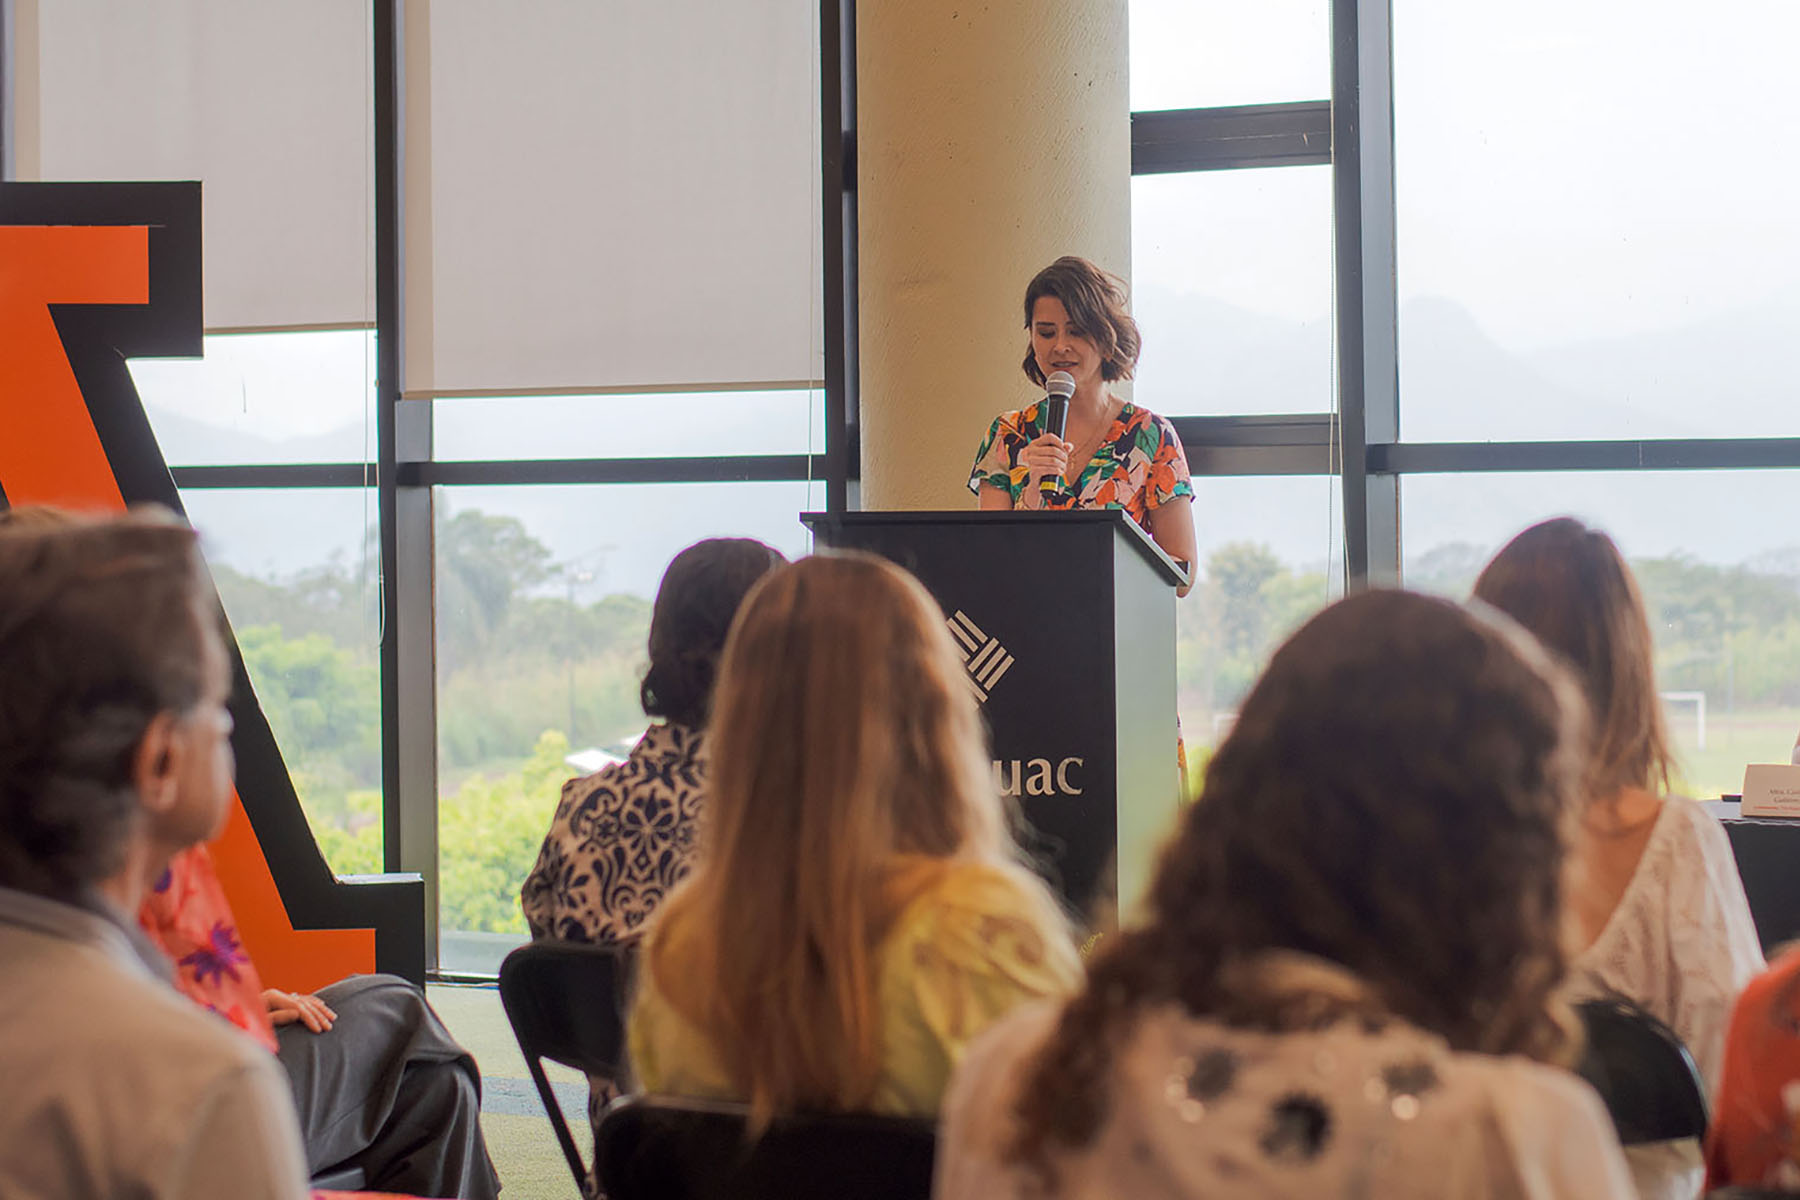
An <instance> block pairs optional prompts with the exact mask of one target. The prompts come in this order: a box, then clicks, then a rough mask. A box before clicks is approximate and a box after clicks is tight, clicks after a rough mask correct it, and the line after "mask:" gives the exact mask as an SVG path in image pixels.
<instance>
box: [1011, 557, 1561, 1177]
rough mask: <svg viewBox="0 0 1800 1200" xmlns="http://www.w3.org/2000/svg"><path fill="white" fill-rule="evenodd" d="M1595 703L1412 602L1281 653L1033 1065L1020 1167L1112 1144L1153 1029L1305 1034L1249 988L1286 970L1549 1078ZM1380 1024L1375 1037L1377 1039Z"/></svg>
mask: <svg viewBox="0 0 1800 1200" xmlns="http://www.w3.org/2000/svg"><path fill="white" fill-rule="evenodd" d="M1582 721H1583V716H1582V703H1581V698H1580V695H1579V693H1578V692H1577V691H1576V689H1575V688H1574V686H1573V684H1572V683H1571V682H1569V681H1568V680H1567V678H1566V677H1565V676H1564V674H1563V672H1562V671H1561V670H1560V668H1558V667H1556V666H1554V665H1553V664H1552V663H1551V662H1550V660H1549V658H1548V656H1546V655H1544V654H1543V653H1542V652H1541V651H1540V650H1539V649H1538V648H1537V647H1536V645H1535V643H1533V642H1531V640H1530V639H1529V638H1528V637H1526V636H1525V635H1524V634H1523V633H1521V632H1519V631H1518V630H1517V629H1516V628H1514V627H1512V625H1511V623H1510V622H1508V621H1507V620H1506V618H1504V617H1502V616H1499V615H1497V614H1491V613H1476V612H1471V611H1470V610H1467V609H1464V608H1462V607H1459V606H1458V605H1456V604H1453V603H1451V602H1449V601H1446V600H1441V599H1434V598H1429V597H1425V596H1420V595H1415V594H1411V593H1407V592H1389V591H1374V592H1367V593H1363V594H1360V595H1357V596H1354V597H1352V598H1350V599H1347V600H1344V601H1343V602H1341V603H1339V604H1337V605H1334V606H1333V607H1331V608H1328V609H1326V610H1325V611H1324V612H1322V613H1320V614H1319V615H1318V616H1316V617H1314V618H1313V619H1312V620H1311V621H1310V622H1308V623H1307V624H1306V625H1305V626H1304V627H1303V628H1302V629H1301V630H1300V631H1299V632H1298V633H1296V634H1295V635H1294V636H1293V637H1292V638H1291V639H1289V640H1288V642H1287V643H1286V645H1284V646H1283V647H1282V648H1281V649H1280V650H1279V651H1277V652H1276V654H1275V656H1274V659H1273V661H1271V662H1270V664H1269V668H1268V670H1267V672H1266V673H1265V674H1264V675H1263V677H1262V679H1261V680H1260V681H1259V682H1258V683H1257V684H1256V686H1255V688H1254V689H1252V691H1251V693H1250V695H1249V697H1248V698H1247V699H1246V700H1245V701H1244V704H1243V708H1242V710H1241V711H1240V712H1239V714H1238V720H1237V723H1236V725H1235V726H1234V727H1233V729H1232V731H1231V733H1230V735H1229V736H1228V737H1227V738H1226V739H1225V742H1224V744H1223V745H1221V746H1220V747H1219V750H1218V752H1217V754H1215V755H1214V757H1213V759H1212V761H1211V763H1210V764H1209V765H1208V767H1207V771H1206V782H1205V788H1204V790H1203V792H1202V794H1201V796H1200V798H1199V799H1198V800H1197V801H1196V802H1195V803H1194V805H1193V806H1192V807H1191V808H1190V809H1188V811H1187V812H1186V813H1185V814H1184V815H1183V818H1182V820H1181V823H1180V826H1179V828H1178V830H1177V832H1176V834H1175V836H1174V839H1173V840H1172V841H1171V842H1170V844H1169V845H1168V846H1167V847H1166V848H1165V850H1164V852H1163V855H1162V859H1161V862H1160V864H1159V866H1158V869H1157V873H1156V877H1155V880H1154V881H1153V883H1152V885H1151V890H1150V894H1149V897H1148V909H1149V919H1148V921H1147V923H1146V924H1144V925H1142V926H1141V927H1139V928H1136V929H1133V930H1130V931H1128V932H1125V933H1122V934H1120V935H1119V936H1117V937H1116V938H1114V939H1113V940H1112V944H1111V946H1110V947H1103V949H1102V950H1101V952H1100V953H1099V954H1098V955H1097V957H1096V959H1095V961H1094V962H1093V964H1092V967H1091V970H1090V971H1089V973H1088V980H1087V984H1086V986H1085V987H1084V988H1083V990H1082V991H1081V992H1080V993H1079V994H1078V995H1077V996H1076V997H1075V998H1074V999H1073V1000H1071V1001H1070V1002H1069V1003H1068V1005H1067V1006H1066V1007H1065V1008H1064V1010H1063V1012H1062V1015H1061V1018H1060V1021H1059V1023H1058V1024H1057V1026H1056V1027H1055V1030H1054V1032H1053V1033H1052V1034H1051V1036H1050V1038H1049V1039H1048V1041H1047V1042H1046V1043H1045V1045H1044V1046H1043V1047H1042V1048H1041V1049H1040V1050H1039V1051H1038V1052H1037V1054H1036V1056H1035V1058H1034V1059H1033V1061H1032V1062H1031V1063H1030V1064H1028V1066H1027V1071H1026V1075H1025V1077H1024V1080H1023V1083H1022V1085H1021V1087H1020V1089H1019V1093H1018V1096H1017V1098H1016V1101H1015V1105H1016V1107H1015V1111H1016V1114H1017V1116H1018V1118H1019V1122H1018V1126H1017V1128H1018V1136H1017V1138H1016V1141H1015V1142H1014V1143H1013V1145H1012V1146H1011V1147H1010V1154H1011V1157H1012V1158H1013V1159H1014V1160H1015V1161H1018V1162H1019V1163H1021V1164H1022V1165H1024V1166H1026V1167H1027V1168H1028V1169H1031V1170H1033V1171H1035V1172H1037V1173H1038V1174H1039V1175H1040V1176H1041V1177H1042V1178H1043V1180H1044V1182H1046V1183H1047V1184H1051V1183H1053V1182H1054V1176H1055V1171H1054V1168H1053V1167H1052V1166H1051V1163H1050V1156H1051V1153H1052V1151H1053V1150H1055V1149H1056V1148H1059V1147H1060V1148H1070V1149H1073V1148H1078V1147H1081V1146H1084V1145H1086V1144H1088V1143H1089V1142H1090V1141H1091V1140H1092V1139H1093V1138H1094V1136H1095V1135H1096V1134H1097V1132H1098V1131H1099V1129H1100V1127H1101V1125H1102V1124H1103V1123H1104V1121H1105V1120H1106V1117H1107V1113H1108V1111H1109V1107H1110V1099H1109V1096H1108V1091H1107V1089H1108V1086H1109V1085H1108V1077H1109V1069H1110V1067H1111V1065H1112V1063H1113V1062H1114V1061H1115V1059H1116V1056H1117V1054H1118V1053H1119V1050H1120V1048H1121V1047H1122V1046H1123V1045H1124V1044H1125V1042H1126V1039H1127V1038H1128V1036H1129V1034H1130V1031H1131V1029H1132V1027H1133V1025H1134V1023H1135V1021H1136V1020H1137V1018H1138V1016H1139V1014H1140V1013H1142V1012H1144V1011H1146V1010H1148V1009H1150V1008H1152V1007H1154V1006H1158V1005H1162V1004H1175V1005H1178V1006H1180V1007H1181V1008H1183V1009H1185V1010H1186V1011H1187V1012H1189V1013H1191V1014H1193V1015H1195V1016H1197V1017H1205V1018H1208V1019H1211V1020H1214V1021H1219V1022H1222V1023H1224V1024H1226V1025H1230V1026H1235V1027H1240V1028H1256V1029H1264V1030H1269V1031H1273V1032H1281V1031H1286V1030H1292V1029H1296V1028H1307V1027H1311V1026H1312V1025H1314V1024H1316V1023H1317V1022H1318V1021H1319V1020H1320V1019H1321V1017H1322V1016H1325V1017H1329V1016H1331V1015H1332V1014H1330V1013H1329V1011H1328V1010H1326V1011H1323V1012H1322V1011H1321V1009H1320V1008H1319V1006H1317V1005H1309V1004H1307V1003H1300V1004H1289V1005H1285V1006H1283V1005H1273V1006H1272V1005H1270V1004H1269V1003H1268V1002H1267V993H1266V992H1259V991H1257V990H1256V989H1253V988H1247V987H1245V986H1244V984H1245V982H1246V981H1247V980H1249V979H1252V978H1253V977H1254V976H1255V970H1254V967H1255V965H1256V964H1257V963H1258V962H1259V960H1261V958H1262V956H1263V955H1265V954H1266V952H1269V951H1278V950H1287V951H1298V952H1300V953H1303V954H1307V955H1312V956H1315V957H1317V958H1320V959H1324V960H1327V961H1329V962H1332V963H1336V964H1338V965H1339V966H1341V967H1344V968H1346V969H1348V970H1349V971H1351V972H1352V973H1354V974H1355V975H1356V976H1357V977H1358V978H1359V979H1360V980H1361V981H1362V982H1363V983H1364V984H1365V985H1366V986H1367V987H1368V988H1369V990H1370V996H1371V1001H1372V1003H1373V1004H1374V1005H1375V1011H1376V1012H1378V1013H1379V1014H1381V1016H1380V1018H1379V1019H1382V1020H1385V1019H1390V1018H1391V1019H1398V1020H1401V1021H1405V1022H1408V1023H1410V1024H1412V1025H1414V1026H1416V1027H1418V1028H1420V1029H1424V1030H1428V1031H1431V1032H1433V1033H1436V1034H1438V1035H1440V1036H1442V1037H1443V1038H1444V1039H1445V1040H1446V1041H1447V1042H1449V1044H1450V1045H1451V1046H1452V1047H1455V1048H1456V1049H1459V1050H1466V1051H1476V1052H1485V1053H1494V1054H1504V1053H1518V1054H1526V1055H1530V1056H1532V1057H1536V1058H1539V1059H1545V1060H1556V1059H1559V1058H1561V1057H1563V1056H1564V1055H1565V1054H1566V1053H1567V1045H1568V1041H1567V1039H1568V1036H1569V1034H1568V1031H1569V1029H1570V1028H1571V1025H1570V1020H1569V1017H1568V1014H1567V1012H1566V1010H1565V1009H1563V1008H1562V1007H1561V1005H1560V1004H1559V1002H1558V1001H1557V1000H1556V999H1555V992H1556V990H1557V987H1558V985H1559V984H1560V983H1561V982H1562V979H1563V975H1564V971H1565V966H1566V958H1565V949H1564V943H1563V940H1562V900H1563V895H1562V893H1563V887H1562V874H1563V862H1564V856H1565V850H1566V843H1567V838H1568V831H1569V828H1570V821H1571V814H1572V811H1573V805H1574V793H1575V789H1576V786H1577V779H1578V772H1579V770H1580V761H1581V754H1582V749H1583V745H1584V734H1583V732H1582V729H1583V725H1582ZM1366 1016H1367V1014H1365V1017H1366Z"/></svg>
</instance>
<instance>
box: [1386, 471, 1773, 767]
mask: <svg viewBox="0 0 1800 1200" xmlns="http://www.w3.org/2000/svg"><path fill="white" fill-rule="evenodd" d="M1403 491H1404V497H1405V503H1404V506H1403V508H1402V511H1403V512H1404V514H1405V528H1404V537H1405V545H1406V580H1407V583H1408V584H1409V585H1411V586H1413V587H1418V588H1425V589H1429V590H1433V591H1441V592H1446V593H1448V594H1451V595H1455V596H1459V597H1460V596H1466V595H1467V594H1468V591H1469V587H1470V585H1471V584H1473V582H1474V580H1475V576H1476V574H1477V573H1478V572H1479V571H1480V569H1481V567H1482V565H1483V564H1484V563H1486V562H1487V560H1488V559H1489V558H1491V557H1492V556H1493V554H1494V552H1495V551H1496V550H1498V549H1499V548H1500V547H1501V546H1502V545H1504V544H1505V543H1506V542H1507V541H1508V540H1509V539H1510V538H1511V537H1512V536H1513V534H1515V533H1517V532H1518V531H1519V530H1521V529H1523V528H1525V527H1526V526H1528V525H1530V524H1533V523H1535V522H1537V521H1540V520H1544V519H1546V518H1549V517H1554V516H1575V517H1579V518H1580V519H1582V520H1585V521H1587V522H1588V523H1590V524H1593V525H1596V526H1598V527H1600V528H1602V529H1605V530H1607V531H1608V532H1610V533H1611V534H1612V535H1613V537H1614V538H1615V539H1616V540H1617V542H1618V543H1619V548H1620V550H1622V551H1623V552H1624V554H1625V555H1626V557H1627V558H1628V559H1629V560H1630V562H1631V565H1632V569H1633V571H1634V572H1635V573H1636V575H1637V578H1638V584H1639V586H1640V587H1641V588H1642V590H1643V593H1644V602H1645V606H1646V607H1647V608H1648V610H1649V615H1650V630H1651V634H1652V636H1653V637H1654V638H1655V642H1656V670H1657V680H1658V684H1659V686H1660V688H1661V689H1662V694H1663V698H1664V702H1665V706H1666V708H1667V716H1668V721H1669V729H1670V732H1671V733H1672V734H1673V735H1674V740H1675V749H1676V752H1677V754H1678V756H1679V759H1680V765H1681V780H1680V784H1681V786H1682V787H1683V789H1684V790H1685V791H1687V792H1688V793H1690V794H1692V795H1697V796H1707V797H1717V796H1719V795H1720V794H1722V793H1728V792H1736V791H1737V790H1738V787H1739V785H1740V784H1742V783H1743V780H1744V766H1745V764H1746V763H1753V762H1786V761H1787V758H1788V753H1789V750H1790V748H1791V747H1792V745H1793V741H1794V732H1795V730H1797V729H1800V536H1796V533H1795V531H1794V530H1793V529H1792V528H1791V527H1790V526H1788V525H1786V524H1784V523H1782V522H1777V521H1765V520H1758V519H1755V518H1754V514H1758V513H1778V512H1793V511H1796V509H1800V472H1795V471H1763V472H1718V471H1632V472H1626V473H1608V474H1538V473H1525V474H1506V475H1417V476H1413V477H1410V478H1408V479H1407V480H1406V481H1405V484H1404V489H1403Z"/></svg>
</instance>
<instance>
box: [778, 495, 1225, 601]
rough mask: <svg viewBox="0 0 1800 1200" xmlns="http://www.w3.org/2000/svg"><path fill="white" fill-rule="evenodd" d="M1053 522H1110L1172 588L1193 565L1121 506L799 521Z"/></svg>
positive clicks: (818, 515)
mask: <svg viewBox="0 0 1800 1200" xmlns="http://www.w3.org/2000/svg"><path fill="white" fill-rule="evenodd" d="M1035 522H1056V523H1059V524H1064V525H1111V526H1114V527H1116V528H1118V529H1119V530H1120V531H1121V532H1122V533H1124V534H1126V536H1127V537H1128V539H1129V540H1130V542H1131V544H1132V545H1133V546H1135V547H1137V549H1138V551H1139V552H1140V553H1141V554H1143V556H1144V558H1145V559H1146V561H1148V563H1149V565H1150V567H1151V569H1152V570H1154V571H1156V573H1157V574H1158V575H1160V576H1162V577H1163V579H1164V580H1165V581H1167V582H1168V583H1169V584H1170V586H1172V587H1181V586H1184V585H1185V584H1187V583H1188V582H1189V581H1190V579H1191V578H1192V575H1193V568H1192V567H1191V566H1190V567H1183V566H1182V565H1181V563H1179V562H1177V561H1176V560H1175V559H1173V558H1171V557H1170V556H1169V553H1168V551H1166V550H1164V549H1163V548H1162V547H1161V546H1159V545H1157V544H1156V541H1155V539H1153V538H1152V537H1151V536H1150V534H1149V533H1148V531H1146V530H1145V529H1144V528H1143V527H1142V526H1141V525H1139V524H1138V523H1137V522H1136V521H1134V520H1132V519H1131V516H1130V514H1128V513H1127V512H1126V511H1125V510H1124V509H1122V508H1072V509H1057V510H1055V511H1052V512H1023V511H1019V510H1011V511H1007V510H987V511H983V510H981V509H966V508H952V509H915V510H910V511H898V512H843V513H833V512H809V513H801V514H800V523H801V524H802V525H804V526H806V527H807V528H808V529H810V530H812V531H813V532H814V533H817V532H819V531H820V530H822V529H833V528H843V527H846V526H857V525H863V526H870V525H876V526H879V525H920V524H930V525H1029V524H1033V523H1035Z"/></svg>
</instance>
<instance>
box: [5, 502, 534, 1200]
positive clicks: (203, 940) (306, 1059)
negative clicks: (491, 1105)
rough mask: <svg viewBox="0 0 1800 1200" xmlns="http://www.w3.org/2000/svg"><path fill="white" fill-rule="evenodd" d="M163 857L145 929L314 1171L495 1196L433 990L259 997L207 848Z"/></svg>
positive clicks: (364, 989)
mask: <svg viewBox="0 0 1800 1200" xmlns="http://www.w3.org/2000/svg"><path fill="white" fill-rule="evenodd" d="M83 520H84V519H83V518H79V517H76V516H74V515H72V514H70V513H67V512H63V511H61V510H58V509H53V508H16V509H8V510H6V511H5V512H4V516H3V519H0V526H3V527H4V528H6V529H9V530H18V531H22V532H23V531H38V532H44V533H48V532H52V531H56V530H59V529H65V528H72V527H73V528H79V527H81V526H82V524H83ZM226 785H227V787H228V788H229V786H230V779H229V776H228V777H227V780H226ZM165 859H166V864H167V865H166V866H165V867H163V868H162V869H160V872H159V874H158V875H157V876H155V882H154V883H153V884H152V886H151V887H150V888H149V889H148V892H147V894H146V895H145V896H144V897H143V901H142V903H141V904H140V905H139V907H138V913H137V919H138V925H139V928H140V931H141V932H142V933H143V934H144V935H145V937H146V938H147V939H148V940H149V942H150V944H151V945H153V946H155V947H156V948H157V949H158V950H160V951H162V953H163V955H164V956H165V957H166V958H167V959H168V960H169V961H170V962H172V963H174V964H175V976H174V983H175V986H176V987H177V988H178V989H179V990H180V991H182V992H183V993H185V994H186V995H187V996H188V997H189V998H190V999H191V1000H193V1001H194V1002H195V1003H197V1004H199V1005H200V1006H201V1007H202V1008H205V1009H206V1010H207V1011H208V1012H211V1013H215V1014H217V1015H219V1016H222V1017H224V1018H225V1019H226V1020H228V1021H230V1022H231V1023H232V1024H233V1025H236V1026H238V1027H239V1028H240V1029H241V1030H243V1031H244V1032H246V1033H248V1034H250V1035H251V1036H252V1037H254V1038H255V1039H256V1040H257V1041H259V1042H261V1043H262V1044H263V1046H264V1047H265V1048H266V1049H268V1050H269V1051H271V1052H273V1053H274V1054H275V1055H276V1058H277V1060H278V1061H279V1063H280V1065H281V1067H282V1068H283V1069H284V1070H285V1072H286V1073H287V1077H288V1084H289V1087H290V1089H291V1091H292V1095H293V1101H294V1104H295V1106H296V1108H297V1110H298V1115H299V1119H300V1129H301V1136H302V1140H303V1145H304V1149H305V1155H306V1163H307V1169H308V1171H309V1173H311V1174H314V1175H316V1174H319V1173H320V1172H322V1171H326V1170H328V1169H330V1168H334V1167H340V1166H343V1165H345V1164H347V1163H349V1162H350V1161H351V1160H352V1159H354V1160H355V1163H356V1165H357V1166H359V1167H360V1168H361V1169H362V1173H363V1176H364V1178H365V1179H366V1180H367V1181H368V1182H369V1184H370V1186H371V1187H373V1188H375V1189H377V1190H379V1191H382V1192H389V1193H398V1192H412V1193H417V1194H420V1195H425V1196H434V1197H446V1196H453V1197H469V1198H472V1200H488V1198H490V1197H493V1196H496V1195H498V1194H499V1191H500V1183H499V1180H498V1178H497V1177H496V1176H495V1174H494V1169H493V1165H492V1163H491V1162H490V1160H489V1159H488V1154H487V1147H486V1144H485V1142H484V1141H483V1139H482V1132H481V1124H480V1111H481V1075H480V1071H479V1070H478V1069H477V1067H476V1065H475V1060H474V1059H473V1058H471V1057H470V1056H469V1054H468V1052H467V1051H465V1050H464V1049H463V1048H462V1047H461V1046H459V1045H457V1043H456V1041H455V1040H454V1039H453V1038H452V1037H451V1036H450V1033H449V1031H448V1030H446V1029H445V1028H444V1026H443V1023H442V1022H441V1021H439V1020H438V1017H437V1014H436V1013H434V1012H432V1010H431V1007H430V1005H429V1004H427V1003H426V1000H425V996H424V993H423V992H421V991H420V990H419V989H418V988H417V987H415V986H414V985H412V984H411V983H408V982H407V981H405V980H403V979H399V978H396V977H394V976H391V975H358V976H352V977H350V978H348V979H343V980H339V981H338V982H337V983H334V984H332V985H331V986H329V987H327V988H325V989H324V990H323V991H321V992H320V993H319V994H318V995H316V996H313V995H303V994H294V993H290V992H283V991H279V990H276V989H273V988H270V989H264V987H263V986H262V982H261V980H260V979H259V977H258V975H257V971H256V967H255V965H254V964H253V963H252V962H251V961H250V956H249V954H248V952H247V951H246V950H245V948H244V946H243V942H242V939H241V938H240V937H239V936H238V930H237V921H236V919H235V918H234V917H233V916H232V913H231V907H230V904H229V903H228V902H227V900H226V898H225V893H224V889H223V888H221V887H220V885H219V880H218V877H217V875H216V873H215V871H214V868H213V864H212V859H211V857H210V856H209V854H208V853H207V850H206V847H205V846H204V845H203V844H200V843H196V844H193V845H188V846H185V847H183V848H181V849H179V850H178V851H176V852H175V853H174V854H173V855H172V856H165Z"/></svg>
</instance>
